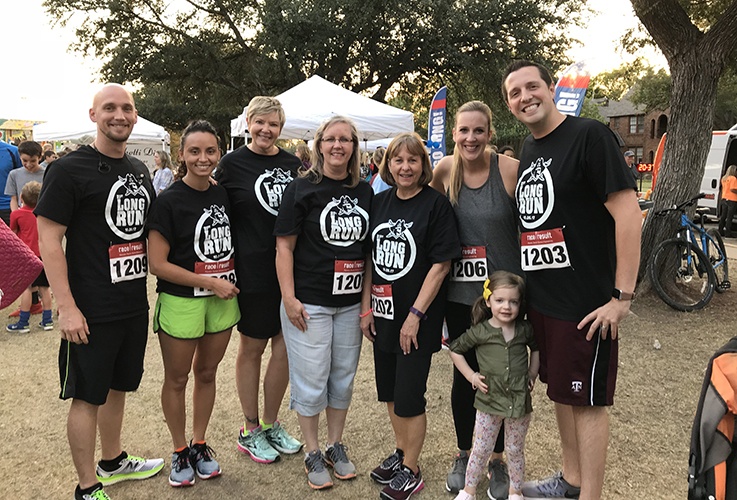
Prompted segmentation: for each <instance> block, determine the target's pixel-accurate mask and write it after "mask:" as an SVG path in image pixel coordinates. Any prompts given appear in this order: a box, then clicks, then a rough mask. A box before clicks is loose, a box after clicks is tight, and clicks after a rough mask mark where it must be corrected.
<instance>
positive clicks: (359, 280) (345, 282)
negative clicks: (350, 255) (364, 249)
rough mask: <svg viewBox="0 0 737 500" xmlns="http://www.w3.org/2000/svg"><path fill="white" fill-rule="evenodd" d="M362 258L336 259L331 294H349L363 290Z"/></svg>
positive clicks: (363, 263)
mask: <svg viewBox="0 0 737 500" xmlns="http://www.w3.org/2000/svg"><path fill="white" fill-rule="evenodd" d="M364 265H365V262H364V261H363V260H336V261H335V272H334V273H333V295H350V294H353V293H359V292H360V291H361V290H363V268H364Z"/></svg>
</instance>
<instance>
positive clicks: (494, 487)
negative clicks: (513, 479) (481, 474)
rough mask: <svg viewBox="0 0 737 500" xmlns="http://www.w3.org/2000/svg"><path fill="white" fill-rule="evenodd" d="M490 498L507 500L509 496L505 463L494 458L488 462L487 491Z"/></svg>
mask: <svg viewBox="0 0 737 500" xmlns="http://www.w3.org/2000/svg"><path fill="white" fill-rule="evenodd" d="M486 495H487V496H488V497H489V498H490V499H491V500H507V498H508V497H509V472H507V464H505V463H504V462H502V461H501V460H499V459H498V458H495V459H494V460H492V461H491V462H489V491H487V492H486Z"/></svg>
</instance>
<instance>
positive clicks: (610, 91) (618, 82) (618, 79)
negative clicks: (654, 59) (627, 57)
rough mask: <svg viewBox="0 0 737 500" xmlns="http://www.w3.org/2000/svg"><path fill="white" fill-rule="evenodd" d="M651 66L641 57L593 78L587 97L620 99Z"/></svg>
mask: <svg viewBox="0 0 737 500" xmlns="http://www.w3.org/2000/svg"><path fill="white" fill-rule="evenodd" d="M648 68H649V66H648V65H647V63H646V62H645V61H644V60H643V59H642V58H640V57H638V58H637V59H635V60H634V61H632V62H630V63H625V64H623V65H621V66H620V67H618V68H614V69H612V70H610V71H604V72H602V73H599V74H598V75H596V76H593V77H592V78H591V82H590V83H589V88H588V90H587V92H586V97H589V98H592V99H601V98H603V97H604V98H607V99H611V100H613V101H619V100H621V99H622V97H623V96H624V95H625V94H626V93H627V91H628V90H629V89H631V88H632V87H633V86H634V85H635V83H637V82H638V81H640V79H641V78H642V77H643V76H644V75H645V74H646V72H647V69H648Z"/></svg>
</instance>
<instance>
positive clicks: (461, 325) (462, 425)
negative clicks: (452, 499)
mask: <svg viewBox="0 0 737 500" xmlns="http://www.w3.org/2000/svg"><path fill="white" fill-rule="evenodd" d="M445 323H446V325H447V326H448V340H449V341H450V342H452V341H454V340H455V339H457V338H458V337H460V336H461V335H463V333H464V332H465V331H466V330H468V329H469V328H470V327H471V306H467V305H465V304H459V303H458V302H448V303H447V306H446V312H445ZM463 357H465V358H466V361H468V365H469V366H470V367H471V369H472V370H473V371H478V370H479V362H478V361H477V360H476V351H474V350H470V351H468V352H467V353H465V354H464V355H463ZM475 398H476V391H475V390H474V388H473V386H471V383H470V382H469V381H468V380H466V377H464V376H463V374H462V373H461V372H459V371H458V369H457V368H456V367H455V366H454V367H453V388H452V389H451V392H450V407H451V408H452V410H453V424H454V425H455V428H456V439H457V441H458V449H459V450H470V449H471V444H472V442H473V426H474V425H475V423H476V408H474V407H473V402H474V399H475ZM503 451H504V425H503V424H502V428H501V429H500V430H499V437H497V439H496V444H495V445H494V453H501V452H503Z"/></svg>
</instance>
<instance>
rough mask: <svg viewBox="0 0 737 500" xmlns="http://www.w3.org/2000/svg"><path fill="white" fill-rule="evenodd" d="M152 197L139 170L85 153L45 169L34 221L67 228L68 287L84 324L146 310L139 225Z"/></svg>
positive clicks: (125, 161) (130, 161)
mask: <svg viewBox="0 0 737 500" xmlns="http://www.w3.org/2000/svg"><path fill="white" fill-rule="evenodd" d="M154 196H155V195H154V189H153V186H152V184H151V178H150V176H149V173H148V169H147V168H146V166H145V165H144V164H143V163H142V162H140V161H139V160H137V159H135V158H132V157H130V156H125V157H123V158H110V157H107V156H105V155H103V154H101V153H98V152H97V151H96V150H94V149H93V148H91V147H89V146H84V147H82V148H80V149H79V150H77V151H74V152H72V153H69V154H68V155H66V156H65V157H64V158H60V159H58V160H56V161H55V162H54V163H53V164H52V165H50V166H49V168H48V169H46V175H45V178H44V183H43V186H42V188H41V196H40V198H39V200H38V205H37V206H36V209H35V211H34V212H35V214H36V215H40V216H42V217H46V218H47V219H50V220H52V221H54V222H57V223H59V224H62V225H64V226H66V227H67V231H66V238H67V244H66V259H67V267H68V276H69V286H70V289H71V292H72V295H73V296H74V300H75V302H76V303H77V307H79V309H80V311H82V314H84V315H85V317H86V318H87V320H88V321H96V322H101V321H114V320H118V319H123V318H128V317H131V316H135V315H138V314H141V313H145V312H146V311H147V310H148V299H147V296H146V273H147V271H148V265H147V257H146V234H145V224H146V217H147V215H148V210H149V207H150V206H151V201H152V200H153V199H154Z"/></svg>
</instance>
